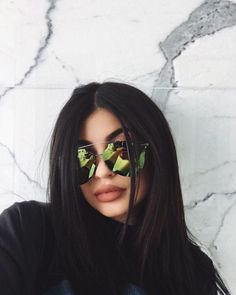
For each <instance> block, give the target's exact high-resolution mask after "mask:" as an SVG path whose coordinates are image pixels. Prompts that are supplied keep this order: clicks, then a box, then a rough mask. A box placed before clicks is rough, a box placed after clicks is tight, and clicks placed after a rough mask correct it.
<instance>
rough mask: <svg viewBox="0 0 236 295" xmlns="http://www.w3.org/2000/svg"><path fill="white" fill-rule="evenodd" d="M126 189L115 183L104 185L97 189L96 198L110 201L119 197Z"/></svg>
mask: <svg viewBox="0 0 236 295" xmlns="http://www.w3.org/2000/svg"><path fill="white" fill-rule="evenodd" d="M124 190H125V189H123V188H121V187H118V186H114V185H110V184H109V185H104V186H102V187H100V188H99V189H97V190H96V191H95V193H94V195H95V196H96V198H97V199H98V200H99V201H101V202H110V201H114V200H115V199H117V198H119V197H120V196H121V194H122V193H123V192H124Z"/></svg>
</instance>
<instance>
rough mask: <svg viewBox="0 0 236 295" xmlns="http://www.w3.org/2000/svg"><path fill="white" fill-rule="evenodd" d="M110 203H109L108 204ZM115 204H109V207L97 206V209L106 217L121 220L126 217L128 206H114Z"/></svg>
mask: <svg viewBox="0 0 236 295" xmlns="http://www.w3.org/2000/svg"><path fill="white" fill-rule="evenodd" d="M107 205H108V204H107ZM112 207H113V206H107V208H101V207H100V208H95V209H96V210H97V211H99V212H100V213H101V214H102V215H104V216H106V217H110V218H112V219H115V220H117V221H121V220H123V219H124V216H125V215H126V213H127V208H125V209H124V208H117V207H116V208H114V207H113V208H112Z"/></svg>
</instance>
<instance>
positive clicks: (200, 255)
mask: <svg viewBox="0 0 236 295" xmlns="http://www.w3.org/2000/svg"><path fill="white" fill-rule="evenodd" d="M190 249H191V254H192V258H193V263H194V265H195V275H196V279H197V282H198V285H199V286H201V287H202V288H203V290H207V291H208V294H210V295H211V294H213V295H215V294H217V291H216V269H215V266H214V263H213V261H212V259H211V258H210V257H209V256H208V255H207V254H206V253H205V252H204V251H203V250H202V249H201V248H200V246H198V245H197V244H191V245H190ZM204 294H205V293H204Z"/></svg>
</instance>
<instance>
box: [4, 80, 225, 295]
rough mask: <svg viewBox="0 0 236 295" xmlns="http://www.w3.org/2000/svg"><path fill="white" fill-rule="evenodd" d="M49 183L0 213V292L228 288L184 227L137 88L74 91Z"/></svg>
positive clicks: (161, 121)
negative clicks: (43, 194)
mask: <svg viewBox="0 0 236 295" xmlns="http://www.w3.org/2000/svg"><path fill="white" fill-rule="evenodd" d="M48 188H49V189H48V193H49V196H50V202H49V203H48V204H44V203H40V202H36V201H28V202H22V203H15V204H14V205H13V206H12V207H10V208H9V209H7V210H5V211H4V212H3V214H2V215H1V217H0V246H1V247H0V248H1V250H0V251H1V252H0V280H1V281H0V283H1V285H0V289H1V290H5V291H4V292H5V293H4V292H3V293H1V294H14V295H15V294H22V295H26V294H40V295H41V294H44V295H46V294H47V295H49V294H50V295H51V294H57V295H58V294H68V295H69V294H70V295H72V294H73V295H75V294H78V295H79V294H81V295H89V294H103V295H104V294H109V295H113V294H114V295H116V294H117V295H118V294H122V295H123V294H133V295H134V294H140V295H141V294H150V295H154V294H162V295H167V294H168V295H171V294H181V295H183V294H188V295H189V294H193V295H194V294H196V295H199V294H201V295H204V294H206V295H216V294H217V290H218V291H219V292H220V294H229V292H228V290H227V288H226V287H225V285H224V283H223V282H222V280H221V279H220V277H219V275H218V273H217V271H216V270H215V269H214V266H213V263H212V261H211V260H210V258H208V256H207V255H206V254H204V253H203V252H202V251H201V250H200V248H199V247H198V246H197V245H196V244H195V243H194V241H193V239H192V238H191V235H190V233H189V231H188V230H187V227H186V224H185V219H184V208H183V200H182V193H181V186H180V179H179V173H178V163H177V157H176V150H175V146H174V142H173V138H172V135H171V132H170V129H169V126H168V123H167V121H166V119H165V118H164V116H163V114H162V112H161V111H160V110H159V108H158V107H157V106H156V105H155V104H154V103H153V102H152V101H151V100H150V99H149V98H148V97H147V96H146V95H145V94H144V93H143V92H141V91H140V90H138V89H136V88H134V87H132V86H129V85H126V84H122V83H114V82H105V83H102V84H99V83H90V84H88V85H84V86H81V87H78V88H77V89H75V90H74V92H73V94H72V96H71V98H70V99H69V101H68V102H67V103H66V104H65V106H64V107H63V109H62V111H61V112H60V114H59V117H58V120H57V122H56V125H55V129H54V132H53V136H52V141H51V149H50V175H49V186H48ZM4 288H5V289H4Z"/></svg>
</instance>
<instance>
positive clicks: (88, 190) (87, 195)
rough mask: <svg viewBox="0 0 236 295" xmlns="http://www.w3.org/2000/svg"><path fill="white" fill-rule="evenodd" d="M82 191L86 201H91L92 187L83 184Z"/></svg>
mask: <svg viewBox="0 0 236 295" xmlns="http://www.w3.org/2000/svg"><path fill="white" fill-rule="evenodd" d="M80 189H81V191H82V193H83V195H84V197H85V199H86V200H88V199H90V198H91V196H92V189H91V187H90V185H88V184H83V185H81V186H80Z"/></svg>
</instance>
